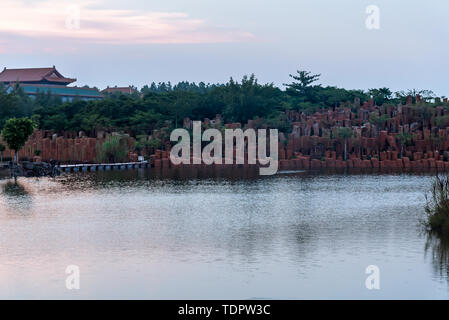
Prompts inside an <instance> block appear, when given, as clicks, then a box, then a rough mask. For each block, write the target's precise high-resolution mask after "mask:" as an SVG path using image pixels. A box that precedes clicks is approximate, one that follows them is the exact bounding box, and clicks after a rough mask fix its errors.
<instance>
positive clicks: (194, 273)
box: [0, 170, 449, 299]
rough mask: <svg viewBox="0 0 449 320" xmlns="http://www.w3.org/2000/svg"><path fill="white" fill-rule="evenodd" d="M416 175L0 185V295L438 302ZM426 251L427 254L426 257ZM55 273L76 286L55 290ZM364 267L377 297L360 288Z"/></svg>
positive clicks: (438, 257)
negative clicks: (372, 270) (373, 275)
mask: <svg viewBox="0 0 449 320" xmlns="http://www.w3.org/2000/svg"><path fill="white" fill-rule="evenodd" d="M430 181H431V177H429V176H412V175H394V176H393V175H352V176H351V175H347V176H345V175H307V174H304V173H298V174H280V175H277V176H275V177H269V178H263V179H231V180H229V179H217V178H215V179H214V178H205V177H203V178H202V179H179V178H177V179H163V178H160V177H155V176H152V175H151V174H150V173H149V172H148V171H143V170H142V171H126V172H108V173H106V172H103V173H86V174H74V175H68V176H61V177H58V178H56V179H39V180H36V179H20V180H19V187H15V186H14V185H12V184H10V183H7V182H6V181H4V180H3V181H0V298H62V299H72V298H75V299H76V298H137V299H140V298H144V299H175V298H176V299H218V298H224V299H247V298H261V299H263V298H275V299H278V298H280V299H303V298H305V299H308V298H322V299H328V298H332V299H334V298H336V299H346V298H360V299H378V298H386V299H390V298H413V299H414V298H425V299H427V298H442V299H446V298H449V288H448V283H449V282H448V273H447V259H446V257H447V256H446V247H445V246H444V245H442V244H441V243H439V241H438V240H434V241H432V242H429V240H428V238H427V236H426V235H425V234H424V233H423V232H421V227H420V225H419V221H420V218H422V217H423V205H424V203H425V198H424V193H425V191H426V190H427V189H428V187H429V185H430ZM426 247H427V249H426ZM67 265H77V266H79V268H80V271H81V289H80V290H72V291H69V290H67V289H66V287H65V279H66V277H67V275H66V274H65V269H66V267H67ZM368 265H377V266H378V267H379V268H380V272H381V274H380V286H381V289H380V290H374V291H370V290H367V289H366V287H365V279H366V277H367V275H366V274H365V269H366V267H367V266H368Z"/></svg>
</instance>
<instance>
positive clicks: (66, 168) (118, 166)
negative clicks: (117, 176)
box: [58, 161, 150, 172]
mask: <svg viewBox="0 0 449 320" xmlns="http://www.w3.org/2000/svg"><path fill="white" fill-rule="evenodd" d="M58 168H59V169H61V171H62V172H80V171H83V172H86V171H111V170H127V169H138V168H150V162H149V161H140V162H124V163H96V164H84V163H83V164H64V165H60V166H58Z"/></svg>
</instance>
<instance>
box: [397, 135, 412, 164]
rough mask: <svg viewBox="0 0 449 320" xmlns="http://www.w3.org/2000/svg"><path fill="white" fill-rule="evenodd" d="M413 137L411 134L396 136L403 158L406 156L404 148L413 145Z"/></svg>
mask: <svg viewBox="0 0 449 320" xmlns="http://www.w3.org/2000/svg"><path fill="white" fill-rule="evenodd" d="M412 140H413V137H412V135H411V134H410V133H408V132H404V133H400V134H398V135H396V141H397V142H398V143H399V145H400V146H401V158H402V157H403V156H404V147H406V146H409V145H411V143H412Z"/></svg>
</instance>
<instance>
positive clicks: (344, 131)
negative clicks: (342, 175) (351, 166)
mask: <svg viewBox="0 0 449 320" xmlns="http://www.w3.org/2000/svg"><path fill="white" fill-rule="evenodd" d="M337 134H338V137H339V138H342V139H344V143H345V154H344V157H345V159H344V160H345V161H346V160H347V159H348V139H349V138H351V137H352V136H353V135H354V132H353V131H352V129H351V128H338V132H337Z"/></svg>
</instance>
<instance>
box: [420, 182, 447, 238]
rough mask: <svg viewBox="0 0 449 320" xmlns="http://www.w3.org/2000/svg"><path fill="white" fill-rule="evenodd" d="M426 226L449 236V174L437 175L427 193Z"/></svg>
mask: <svg viewBox="0 0 449 320" xmlns="http://www.w3.org/2000/svg"><path fill="white" fill-rule="evenodd" d="M425 211H426V214H427V220H426V221H425V222H424V224H425V225H426V227H427V228H428V229H429V230H430V231H432V232H435V233H437V234H439V235H442V236H449V175H445V176H440V175H438V174H437V175H436V176H435V178H434V181H433V182H432V188H431V190H430V195H429V194H426V206H425Z"/></svg>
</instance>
